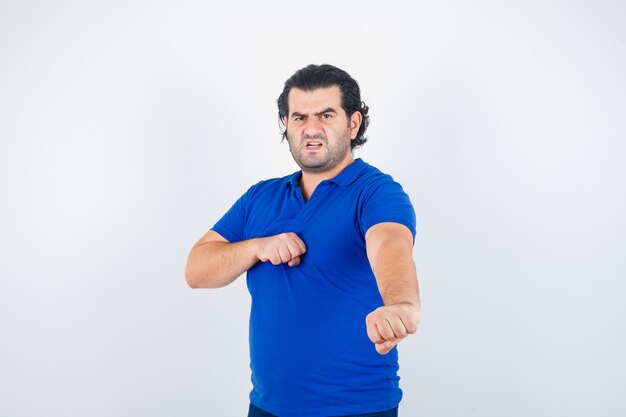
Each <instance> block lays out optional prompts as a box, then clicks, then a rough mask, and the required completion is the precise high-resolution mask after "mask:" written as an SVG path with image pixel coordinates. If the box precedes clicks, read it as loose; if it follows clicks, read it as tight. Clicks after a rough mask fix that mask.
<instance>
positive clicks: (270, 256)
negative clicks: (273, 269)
mask: <svg viewBox="0 0 626 417" xmlns="http://www.w3.org/2000/svg"><path fill="white" fill-rule="evenodd" d="M305 252H306V246H305V245H304V242H303V241H302V239H300V238H299V237H298V235H296V234H295V233H292V232H289V233H281V234H279V235H275V236H269V237H262V238H259V239H258V242H257V248H256V257H257V258H258V259H259V261H261V262H268V261H269V262H271V263H272V264H273V265H280V264H284V263H287V264H288V265H289V266H296V265H299V264H300V256H302V255H304V253H305Z"/></svg>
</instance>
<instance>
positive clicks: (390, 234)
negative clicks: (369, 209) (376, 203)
mask: <svg viewBox="0 0 626 417" xmlns="http://www.w3.org/2000/svg"><path fill="white" fill-rule="evenodd" d="M365 246H366V249H367V258H368V260H369V262H370V265H371V267H372V270H375V267H376V265H377V264H378V261H379V256H380V251H381V248H382V247H383V246H386V247H388V248H390V250H392V251H393V253H394V258H395V257H400V258H401V259H404V260H408V259H412V256H413V233H412V232H411V230H410V229H409V228H408V227H407V226H405V225H404V224H401V223H394V222H384V223H378V224H375V225H374V226H372V227H370V228H369V229H368V230H367V232H366V233H365Z"/></svg>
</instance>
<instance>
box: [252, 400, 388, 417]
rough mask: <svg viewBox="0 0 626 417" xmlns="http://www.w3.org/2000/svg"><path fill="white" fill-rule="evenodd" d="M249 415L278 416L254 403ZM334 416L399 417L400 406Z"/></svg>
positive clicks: (253, 416) (261, 416)
mask: <svg viewBox="0 0 626 417" xmlns="http://www.w3.org/2000/svg"><path fill="white" fill-rule="evenodd" d="M248 417H278V416H277V415H275V414H271V413H268V412H267V411H263V410H261V409H260V408H259V407H257V406H255V405H254V404H252V403H251V404H250V408H249V409H248ZM334 417H398V407H396V408H392V409H391V410H387V411H378V412H375V413H367V414H351V415H349V416H334Z"/></svg>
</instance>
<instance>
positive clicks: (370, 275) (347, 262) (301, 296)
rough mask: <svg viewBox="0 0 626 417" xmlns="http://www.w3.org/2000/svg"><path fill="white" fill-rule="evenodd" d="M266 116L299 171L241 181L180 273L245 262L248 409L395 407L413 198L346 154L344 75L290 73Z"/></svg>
mask: <svg viewBox="0 0 626 417" xmlns="http://www.w3.org/2000/svg"><path fill="white" fill-rule="evenodd" d="M278 113H279V117H280V120H281V122H282V123H283V125H284V127H285V131H284V133H283V136H284V137H286V138H287V141H288V143H289V151H290V152H291V154H292V156H293V158H294V160H295V161H296V163H297V164H298V166H299V167H300V171H298V172H295V173H294V174H291V175H288V176H286V177H283V178H277V179H270V180H267V181H261V182H259V183H258V184H256V185H254V186H252V187H251V188H250V189H249V190H248V191H247V192H246V193H245V194H244V195H243V196H242V197H241V198H240V199H239V200H238V201H237V202H236V203H235V204H234V205H233V206H232V207H231V208H230V210H229V211H228V212H227V213H226V214H225V215H224V217H222V219H221V220H219V221H218V222H217V223H216V224H215V226H214V227H213V228H212V229H211V230H210V231H209V232H208V233H206V234H205V235H204V236H203V237H202V238H201V239H200V240H199V241H198V242H197V243H196V244H195V245H194V247H193V248H192V249H191V253H190V254H189V259H188V262H187V267H186V270H185V275H186V279H187V282H188V284H189V285H190V286H191V287H193V288H217V287H223V286H225V285H228V284H229V283H231V282H233V281H234V280H235V279H237V277H239V276H240V275H242V274H243V273H244V272H246V271H247V283H248V289H249V291H250V294H251V296H252V309H251V314H250V356H251V365H250V366H251V369H252V383H253V389H252V392H251V393H250V411H249V414H248V416H249V417H252V416H266V417H267V416H280V417H328V416H348V415H350V416H357V415H359V416H360V415H365V414H366V415H368V416H397V413H398V408H397V407H398V404H399V402H400V399H401V397H402V391H401V390H400V388H399V384H398V381H399V378H398V376H397V370H398V355H397V349H396V348H395V345H396V344H398V343H399V342H400V341H401V340H402V339H404V338H405V337H407V335H408V334H410V333H414V332H415V331H416V330H417V325H418V323H419V308H420V303H419V291H418V284H417V277H416V272H415V265H414V262H413V259H412V248H413V241H414V236H415V213H414V211H413V207H412V205H411V202H410V200H409V198H408V196H407V195H406V194H405V193H404V191H403V190H402V187H401V186H400V185H399V184H398V183H396V182H395V181H394V180H393V179H392V178H391V177H390V176H389V175H386V174H383V173H382V172H380V171H379V170H378V169H376V168H374V167H373V166H371V165H368V164H367V163H365V162H364V161H362V160H361V159H356V160H355V159H354V158H353V156H352V149H353V148H354V147H355V146H360V145H362V144H364V143H365V141H366V139H365V137H364V133H365V130H366V129H367V125H368V123H369V116H368V115H367V113H368V107H367V106H366V105H365V103H363V102H362V101H361V94H360V89H359V86H358V84H357V82H356V81H355V80H354V79H352V78H351V77H350V75H348V74H347V73H346V72H345V71H343V70H341V69H339V68H336V67H333V66H331V65H319V66H318V65H309V66H307V67H305V68H302V69H300V70H298V71H297V72H296V73H295V74H294V75H293V76H291V77H290V78H289V79H288V80H287V81H286V82H285V86H284V89H283V92H282V94H281V95H280V97H279V98H278ZM371 413H374V414H371Z"/></svg>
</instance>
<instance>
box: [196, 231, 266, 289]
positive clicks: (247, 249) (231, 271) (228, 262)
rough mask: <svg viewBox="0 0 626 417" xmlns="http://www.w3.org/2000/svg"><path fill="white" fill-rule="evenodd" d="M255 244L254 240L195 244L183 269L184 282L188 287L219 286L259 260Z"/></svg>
mask: <svg viewBox="0 0 626 417" xmlns="http://www.w3.org/2000/svg"><path fill="white" fill-rule="evenodd" d="M256 245H257V239H250V240H244V241H240V242H235V243H229V242H215V241H212V242H203V243H198V244H196V245H195V246H194V247H193V248H192V250H191V252H190V253H189V258H188V260H187V266H186V268H185V278H186V280H187V284H189V286H190V287H192V288H219V287H224V286H226V285H228V284H230V283H231V282H233V281H234V280H235V279H237V277H239V276H240V275H241V274H243V273H244V272H246V271H247V270H248V269H250V268H252V267H253V266H254V264H256V263H257V262H258V261H259V259H258V258H257V257H256Z"/></svg>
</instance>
